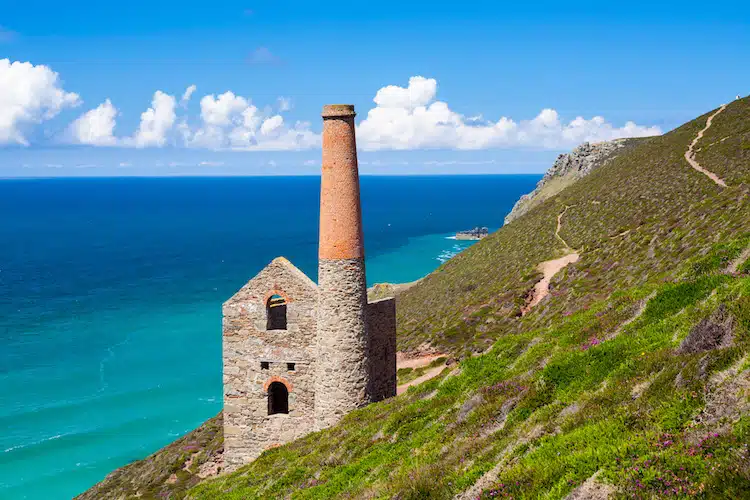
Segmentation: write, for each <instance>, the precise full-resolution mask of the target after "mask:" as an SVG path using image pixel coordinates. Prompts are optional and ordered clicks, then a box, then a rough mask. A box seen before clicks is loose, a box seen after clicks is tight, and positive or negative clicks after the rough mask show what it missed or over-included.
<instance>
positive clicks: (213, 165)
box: [198, 161, 224, 167]
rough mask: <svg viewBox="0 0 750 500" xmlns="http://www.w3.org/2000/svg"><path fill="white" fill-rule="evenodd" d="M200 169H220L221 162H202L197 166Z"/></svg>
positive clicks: (222, 163) (222, 164)
mask: <svg viewBox="0 0 750 500" xmlns="http://www.w3.org/2000/svg"><path fill="white" fill-rule="evenodd" d="M198 165H199V166H201V167H221V166H224V162H223V161H202V162H200V163H199V164H198Z"/></svg>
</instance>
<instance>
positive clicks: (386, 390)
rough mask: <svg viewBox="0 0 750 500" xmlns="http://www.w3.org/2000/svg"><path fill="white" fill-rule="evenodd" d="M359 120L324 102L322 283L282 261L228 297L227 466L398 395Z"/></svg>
mask: <svg viewBox="0 0 750 500" xmlns="http://www.w3.org/2000/svg"><path fill="white" fill-rule="evenodd" d="M354 116H355V115H354V107H353V106H350V105H329V106H325V107H324V108H323V165H322V176H321V203H320V244H319V268H318V280H319V284H318V285H316V284H315V283H314V282H313V281H312V280H310V278H308V277H307V276H306V275H305V274H304V273H302V271H300V270H299V269H297V268H296V267H294V265H292V263H291V262H289V261H288V260H286V259H285V258H283V257H278V258H276V259H274V260H273V262H271V263H270V264H269V265H268V266H266V267H265V268H264V269H263V270H262V271H261V272H260V273H258V274H257V275H256V276H255V277H254V278H253V279H251V280H250V281H249V282H248V283H247V284H246V285H245V286H243V287H242V288H241V289H240V290H239V291H238V292H237V293H236V294H235V295H234V296H232V298H230V299H229V300H228V301H227V302H225V303H224V306H223V317H224V320H223V358H224V462H225V464H224V465H225V469H226V470H228V471H231V470H234V469H236V468H237V467H239V466H241V465H243V464H245V463H247V462H249V461H251V460H253V459H254V458H256V457H257V456H258V455H260V454H261V453H262V452H263V451H264V450H266V449H268V448H271V447H274V446H278V445H280V444H283V443H286V442H288V441H291V440H293V439H296V438H298V437H301V436H303V435H305V434H307V433H309V432H312V431H315V430H320V429H323V428H325V427H328V426H331V425H334V424H335V423H336V422H338V421H339V420H340V419H341V418H342V417H343V416H344V415H346V414H347V413H348V412H350V411H351V410H354V409H356V408H359V407H361V406H364V405H366V404H368V403H370V402H374V401H380V400H382V399H385V398H389V397H392V396H395V395H396V308H395V301H394V299H393V298H386V299H382V300H379V301H375V302H372V303H368V301H367V285H366V281H365V260H364V244H363V237H362V215H361V207H360V195H359V172H358V166H357V152H356V141H355V136H354Z"/></svg>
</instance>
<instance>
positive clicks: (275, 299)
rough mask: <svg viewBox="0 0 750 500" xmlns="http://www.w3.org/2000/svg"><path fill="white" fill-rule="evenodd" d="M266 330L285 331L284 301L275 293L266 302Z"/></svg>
mask: <svg viewBox="0 0 750 500" xmlns="http://www.w3.org/2000/svg"><path fill="white" fill-rule="evenodd" d="M266 330H286V299H285V298H284V297H282V296H281V295H279V294H277V293H275V294H273V295H271V296H270V297H269V298H268V301H267V302H266Z"/></svg>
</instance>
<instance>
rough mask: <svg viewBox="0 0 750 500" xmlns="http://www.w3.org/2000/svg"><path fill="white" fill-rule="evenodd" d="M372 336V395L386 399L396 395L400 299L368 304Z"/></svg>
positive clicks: (369, 327) (368, 330) (368, 329)
mask: <svg viewBox="0 0 750 500" xmlns="http://www.w3.org/2000/svg"><path fill="white" fill-rule="evenodd" d="M367 334H368V335H369V338H370V344H369V358H370V390H369V393H370V398H371V400H372V401H373V402H375V401H382V400H383V399H386V398H390V397H393V396H395V395H396V299H394V298H387V299H382V300H378V301H374V302H370V303H369V304H367Z"/></svg>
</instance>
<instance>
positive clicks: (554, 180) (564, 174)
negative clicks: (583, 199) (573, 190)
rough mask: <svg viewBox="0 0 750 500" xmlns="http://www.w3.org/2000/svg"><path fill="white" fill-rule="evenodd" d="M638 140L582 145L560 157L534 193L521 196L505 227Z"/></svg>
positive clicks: (506, 219) (507, 218)
mask: <svg viewBox="0 0 750 500" xmlns="http://www.w3.org/2000/svg"><path fill="white" fill-rule="evenodd" d="M636 142H638V139H617V140H614V141H609V142H599V143H596V144H591V143H588V142H584V143H583V144H581V145H580V146H578V147H577V148H575V149H574V150H573V151H571V152H570V153H565V154H561V155H560V156H558V157H557V160H555V163H554V164H553V165H552V167H550V169H549V170H547V172H546V173H545V174H544V177H543V178H542V180H540V181H539V183H538V184H537V185H536V189H534V191H532V192H531V193H529V194H525V195H523V196H522V197H521V198H520V199H519V200H518V201H517V202H516V204H515V205H514V206H513V210H511V212H510V213H509V214H508V215H507V217H505V224H508V223H509V222H511V221H513V220H515V219H517V218H518V217H520V216H521V215H523V214H525V213H526V212H528V211H529V210H531V209H532V208H534V207H535V206H537V205H539V204H540V203H542V202H543V201H544V200H546V199H548V198H551V197H552V196H554V195H556V194H557V193H559V192H560V191H562V190H563V189H565V188H566V187H568V186H570V185H571V184H573V183H574V182H576V181H577V180H578V179H580V178H581V177H585V176H586V175H588V174H589V173H591V172H592V171H593V170H594V169H596V168H598V167H601V166H603V165H606V164H607V163H608V162H609V161H610V160H612V159H613V158H615V157H616V156H618V155H619V154H620V153H622V152H623V151H624V150H626V149H629V148H627V146H631V145H633V144H634V143H636Z"/></svg>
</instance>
